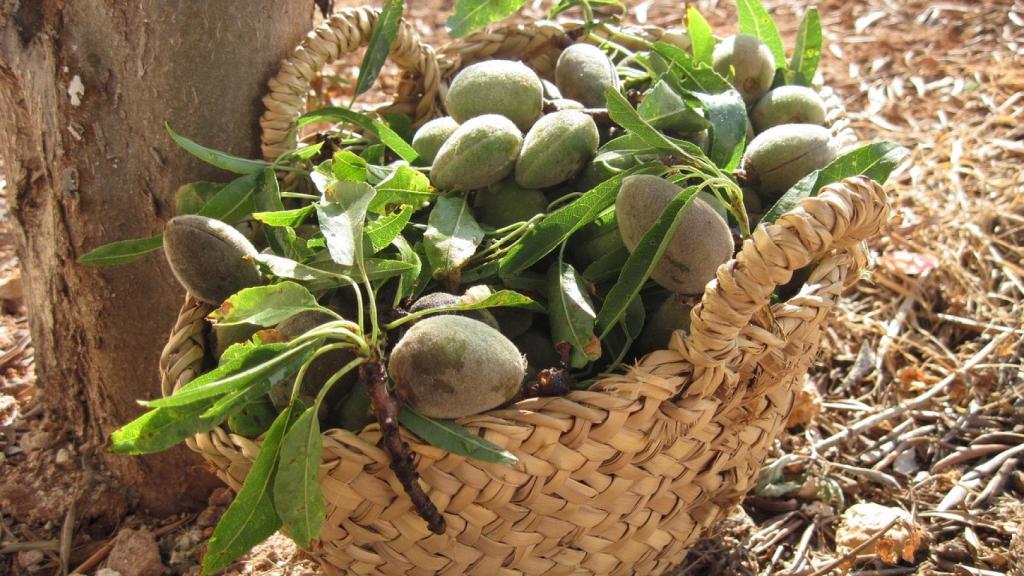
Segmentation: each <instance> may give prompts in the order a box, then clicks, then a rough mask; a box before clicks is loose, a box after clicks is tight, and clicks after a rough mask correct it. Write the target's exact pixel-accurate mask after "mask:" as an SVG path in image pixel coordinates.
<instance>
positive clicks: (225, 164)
mask: <svg viewBox="0 0 1024 576" xmlns="http://www.w3.org/2000/svg"><path fill="white" fill-rule="evenodd" d="M164 127H165V128H167V133H168V134H170V135H171V138H173V139H174V142H175V143H176V144H177V145H178V146H181V147H182V148H184V149H185V151H186V152H188V153H189V154H191V155H193V156H195V157H196V158H199V159H200V160H202V161H203V162H206V163H207V164H212V165H214V166H216V167H217V168H221V169H223V170H227V171H228V172H234V173H235V174H255V173H257V172H260V171H262V170H263V169H264V168H267V167H269V166H270V163H269V162H264V161H263V160H248V159H246V158H239V157H238V156H232V155H231V154H228V153H226V152H221V151H219V150H214V149H213V148H207V147H206V146H202V145H200V144H197V143H195V142H193V141H192V140H189V139H188V138H186V137H184V136H181V135H179V134H178V133H177V132H175V131H174V130H172V129H171V125H170V124H164Z"/></svg>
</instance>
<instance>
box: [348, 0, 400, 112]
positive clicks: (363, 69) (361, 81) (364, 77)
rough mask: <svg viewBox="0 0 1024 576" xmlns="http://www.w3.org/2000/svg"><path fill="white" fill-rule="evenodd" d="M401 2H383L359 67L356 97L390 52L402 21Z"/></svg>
mask: <svg viewBox="0 0 1024 576" xmlns="http://www.w3.org/2000/svg"><path fill="white" fill-rule="evenodd" d="M403 8H404V5H403V3H402V0H384V7H383V8H381V11H380V15H379V16H377V23H376V24H375V25H374V27H373V32H371V33H370V41H369V42H368V43H367V45H366V54H365V55H364V56H363V62H362V64H360V65H359V78H358V79H357V80H356V95H357V96H358V95H360V94H362V93H363V92H366V91H367V90H369V89H370V88H371V87H372V86H373V82H374V81H375V80H376V79H377V75H378V74H380V69H381V67H383V66H384V62H385V61H386V60H387V58H388V52H390V51H391V43H392V42H394V41H395V36H396V35H397V34H398V24H399V22H401V20H402V10H403Z"/></svg>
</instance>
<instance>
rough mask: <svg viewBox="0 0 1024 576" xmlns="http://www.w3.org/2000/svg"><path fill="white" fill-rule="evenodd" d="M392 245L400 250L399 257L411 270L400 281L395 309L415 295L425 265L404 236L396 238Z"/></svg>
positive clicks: (403, 274) (404, 273)
mask: <svg viewBox="0 0 1024 576" xmlns="http://www.w3.org/2000/svg"><path fill="white" fill-rule="evenodd" d="M391 244H393V245H394V247H395V248H397V249H398V255H399V257H400V258H401V259H402V262H404V263H406V264H409V269H408V270H406V271H405V272H403V273H402V274H401V276H399V279H398V290H397V291H396V293H395V307H397V306H398V303H399V302H401V301H402V300H405V299H406V298H409V297H410V296H412V295H413V294H414V291H415V289H416V281H417V280H418V279H419V277H420V271H421V269H422V267H423V263H422V262H421V260H420V256H419V254H417V253H416V250H414V249H413V247H412V246H410V245H409V241H408V240H406V239H405V238H403V237H402V236H395V238H394V239H393V240H391Z"/></svg>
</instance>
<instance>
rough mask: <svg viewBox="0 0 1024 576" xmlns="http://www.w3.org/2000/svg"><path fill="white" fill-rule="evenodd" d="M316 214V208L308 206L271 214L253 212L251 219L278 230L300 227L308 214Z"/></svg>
mask: <svg viewBox="0 0 1024 576" xmlns="http://www.w3.org/2000/svg"><path fill="white" fill-rule="evenodd" d="M313 212H316V206H314V205H312V204H309V205H306V206H303V207H302V208H296V209H294V210H275V211H273V212H253V215H252V217H253V219H254V220H257V221H259V222H262V223H264V224H266V225H267V226H276V227H280V228H295V227H296V226H301V225H302V223H303V222H305V221H306V218H308V217H309V215H310V214H312V213H313Z"/></svg>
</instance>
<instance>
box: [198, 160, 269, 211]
mask: <svg viewBox="0 0 1024 576" xmlns="http://www.w3.org/2000/svg"><path fill="white" fill-rule="evenodd" d="M262 185H263V176H262V171H260V172H253V173H251V174H245V175H244V176H239V177H238V178H235V179H234V180H232V181H231V182H228V183H227V184H226V185H225V186H224V187H223V188H221V189H220V191H219V192H217V193H216V194H214V196H213V198H210V200H209V201H208V202H207V203H206V204H204V205H203V208H202V209H201V210H200V211H199V215H200V216H206V217H207V218H214V219H216V220H220V221H222V222H227V223H228V224H235V223H236V222H240V221H242V220H245V219H246V218H248V217H249V215H250V214H252V213H253V211H254V209H255V206H256V204H255V200H254V198H255V196H256V190H257V189H258V188H260V187H261V186H262Z"/></svg>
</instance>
